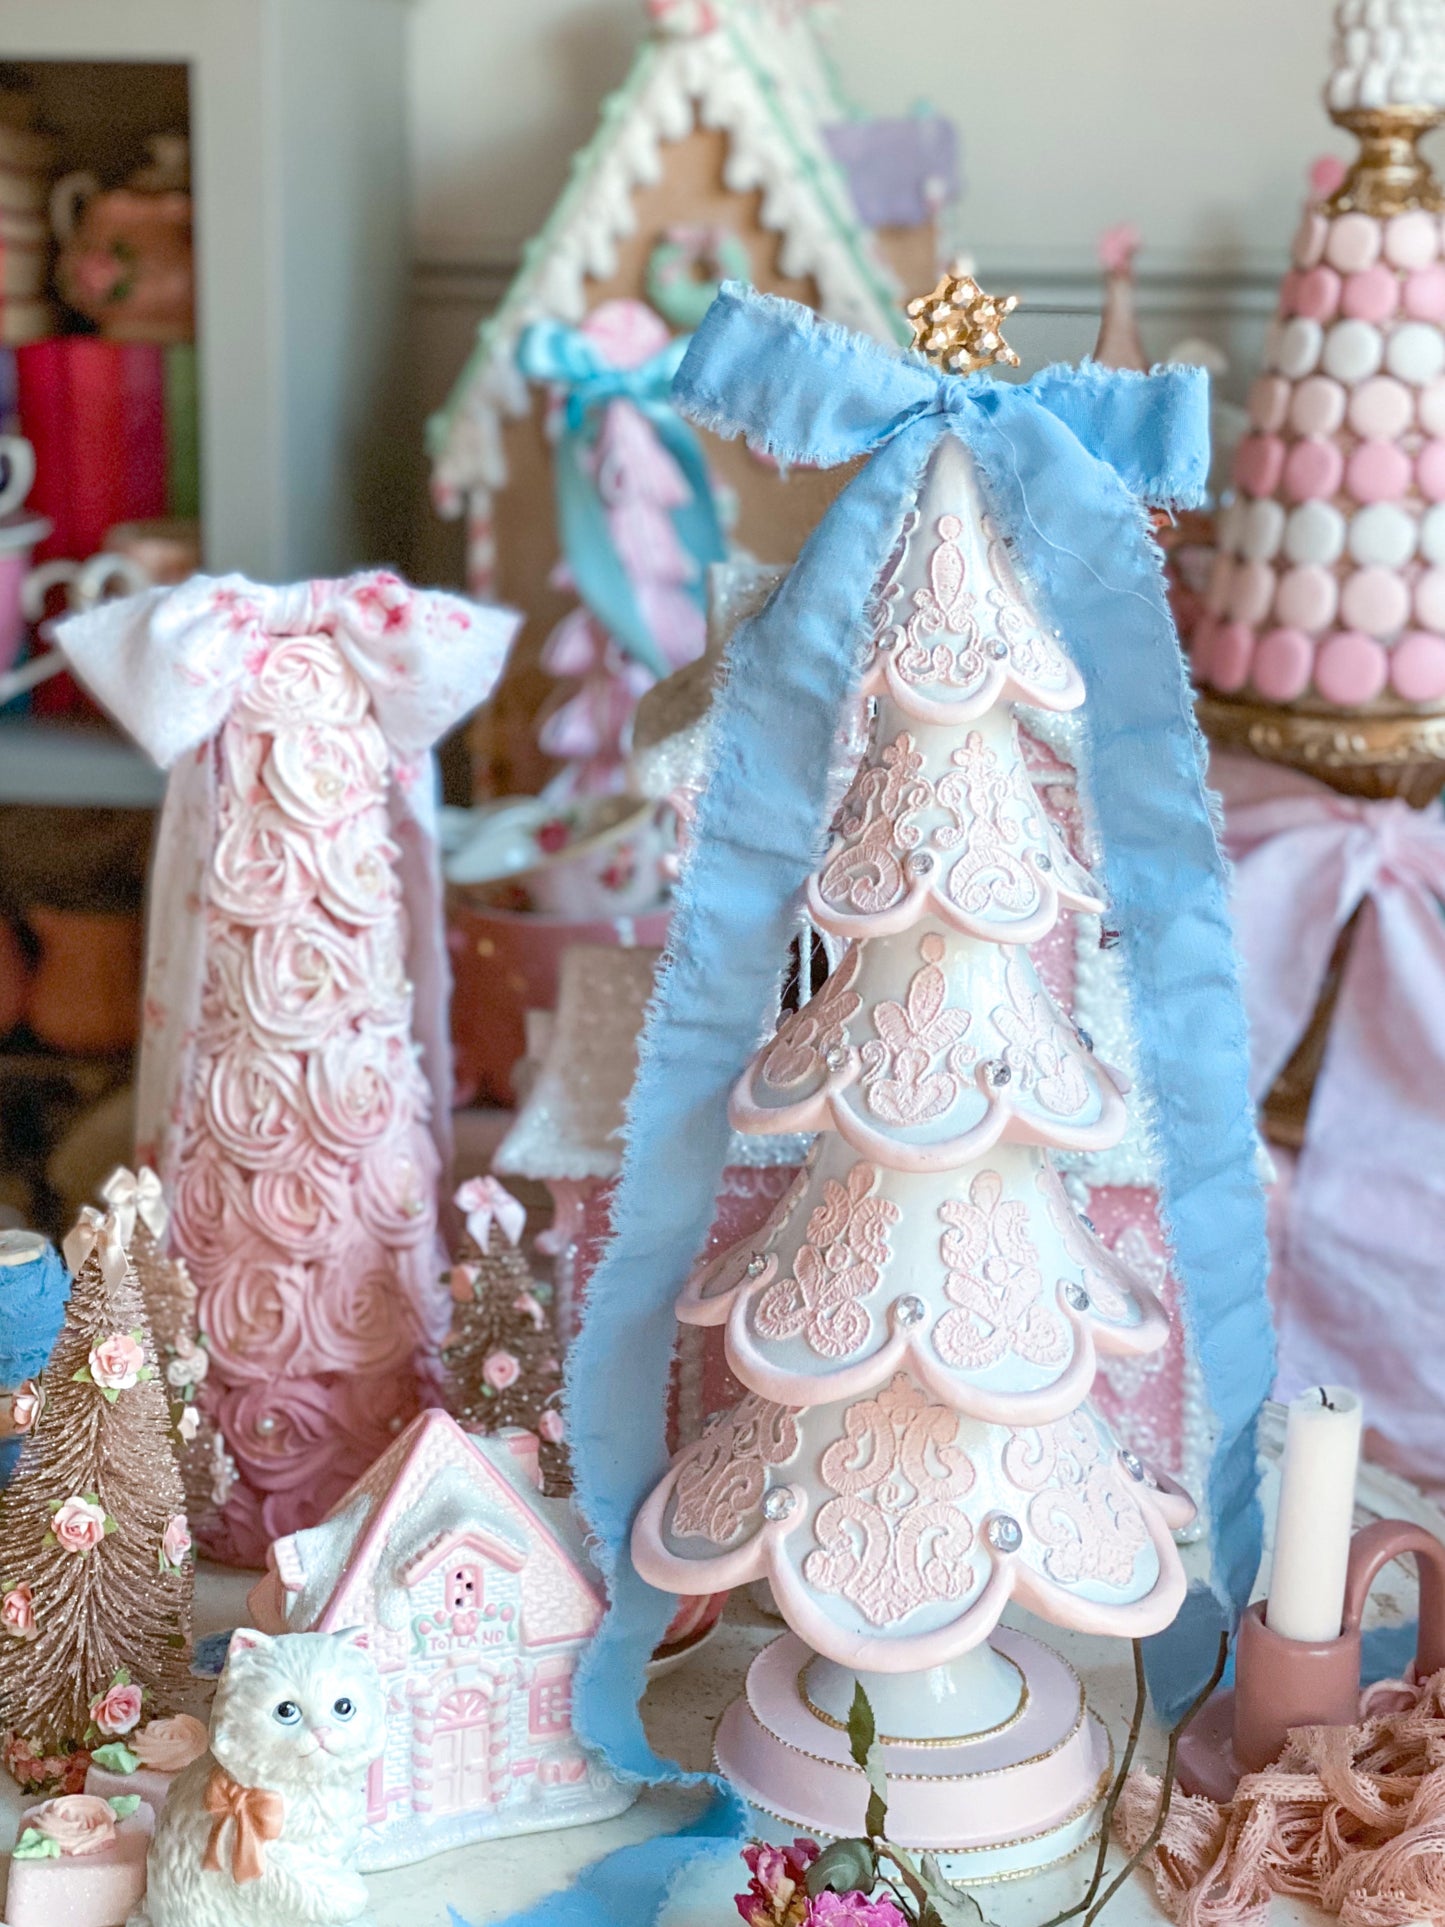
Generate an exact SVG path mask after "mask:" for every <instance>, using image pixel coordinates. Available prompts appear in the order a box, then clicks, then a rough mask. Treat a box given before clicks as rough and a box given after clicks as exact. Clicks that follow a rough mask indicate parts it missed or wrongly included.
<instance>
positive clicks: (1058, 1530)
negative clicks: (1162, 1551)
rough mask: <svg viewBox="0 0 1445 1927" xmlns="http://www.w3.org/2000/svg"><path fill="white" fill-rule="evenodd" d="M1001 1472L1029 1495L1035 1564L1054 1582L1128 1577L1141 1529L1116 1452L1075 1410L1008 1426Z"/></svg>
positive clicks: (1121, 1582) (1124, 1582)
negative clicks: (1046, 1421)
mask: <svg viewBox="0 0 1445 1927" xmlns="http://www.w3.org/2000/svg"><path fill="white" fill-rule="evenodd" d="M1003 1470H1004V1476H1005V1477H1006V1478H1008V1479H1011V1480H1012V1481H1013V1483H1014V1484H1015V1485H1016V1486H1017V1487H1018V1488H1019V1490H1020V1491H1021V1492H1031V1493H1033V1495H1034V1496H1033V1498H1031V1499H1030V1500H1029V1506H1028V1517H1029V1529H1030V1530H1031V1532H1032V1533H1033V1536H1034V1538H1035V1539H1036V1540H1037V1541H1038V1543H1039V1545H1040V1546H1042V1547H1043V1548H1044V1554H1043V1565H1044V1570H1045V1572H1047V1573H1048V1575H1049V1577H1050V1578H1051V1579H1052V1580H1054V1581H1055V1582H1056V1583H1057V1584H1058V1585H1061V1586H1075V1585H1080V1584H1082V1583H1084V1582H1086V1581H1089V1580H1097V1581H1099V1582H1100V1583H1101V1584H1102V1585H1105V1586H1116V1587H1118V1588H1120V1590H1122V1589H1123V1588H1124V1587H1126V1586H1128V1585H1130V1584H1131V1582H1132V1581H1133V1577H1134V1567H1135V1565H1136V1563H1137V1562H1138V1557H1139V1554H1140V1552H1141V1551H1142V1550H1143V1548H1144V1546H1145V1545H1146V1544H1147V1543H1148V1539H1149V1534H1148V1530H1147V1528H1146V1527H1145V1524H1144V1517H1143V1514H1142V1513H1141V1511H1140V1510H1139V1500H1138V1497H1137V1495H1136V1493H1135V1492H1134V1490H1133V1489H1132V1486H1131V1483H1130V1481H1129V1479H1128V1477H1127V1476H1126V1474H1125V1472H1124V1470H1123V1467H1122V1466H1121V1465H1120V1463H1119V1456H1118V1454H1117V1453H1116V1452H1110V1451H1109V1450H1108V1449H1107V1447H1106V1446H1105V1443H1104V1440H1103V1439H1102V1438H1101V1437H1100V1435H1099V1431H1098V1428H1097V1427H1096V1426H1095V1425H1094V1424H1093V1422H1092V1421H1091V1420H1090V1419H1089V1418H1088V1417H1086V1416H1085V1415H1084V1414H1083V1413H1081V1412H1070V1414H1069V1416H1068V1417H1067V1418H1063V1419H1060V1420H1059V1421H1058V1422H1057V1423H1056V1424H1054V1425H1043V1426H1039V1427H1038V1428H1037V1429H1036V1430H1031V1431H1027V1432H1015V1433H1014V1434H1013V1436H1012V1437H1011V1438H1010V1440H1009V1442H1008V1444H1007V1445H1006V1446H1005V1447H1004V1451H1003Z"/></svg>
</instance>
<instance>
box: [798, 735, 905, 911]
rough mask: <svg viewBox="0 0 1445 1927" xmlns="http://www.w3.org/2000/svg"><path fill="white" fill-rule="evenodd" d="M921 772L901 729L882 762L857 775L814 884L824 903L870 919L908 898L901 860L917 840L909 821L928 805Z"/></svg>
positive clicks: (883, 756) (873, 764)
mask: <svg viewBox="0 0 1445 1927" xmlns="http://www.w3.org/2000/svg"><path fill="white" fill-rule="evenodd" d="M922 771H923V756H922V753H921V752H920V750H919V749H918V747H917V745H916V743H915V741H914V738H913V736H912V734H911V733H910V732H909V731H908V730H906V729H905V730H902V731H900V733H899V734H898V735H897V736H896V737H895V738H894V739H893V741H892V742H891V743H889V744H888V745H887V746H886V747H885V748H884V750H883V752H882V759H881V762H879V763H872V764H869V765H868V766H867V767H866V768H865V769H863V770H860V772H859V774H858V776H857V779H856V780H855V782H854V784H853V787H852V789H851V790H850V791H849V792H848V795H847V797H846V799H845V800H844V803H843V807H842V810H841V812H840V813H839V821H838V835H839V837H840V839H841V842H840V846H839V848H838V849H837V850H836V851H835V852H834V854H833V856H832V857H831V858H830V859H829V861H828V864H827V867H826V868H825V869H824V871H823V874H822V875H821V876H820V877H819V879H818V889H819V892H820V894H821V895H822V898H823V901H824V902H825V903H827V904H830V905H832V906H833V907H834V908H836V909H840V910H854V911H859V912H861V913H862V914H863V915H864V916H875V915H877V914H878V912H880V911H883V910H891V909H892V908H893V906H894V905H895V904H896V903H901V902H902V900H903V898H904V897H905V896H906V895H907V894H908V878H907V876H906V875H905V874H904V869H903V856H904V855H905V854H906V852H908V851H909V850H912V849H914V848H915V847H916V846H917V844H918V843H919V841H920V839H921V832H920V830H919V828H918V825H917V824H916V823H915V822H913V821H912V818H913V817H914V816H916V815H917V813H918V812H919V811H920V810H926V809H927V808H928V807H929V805H930V804H931V803H932V801H933V785H932V783H931V782H930V781H929V780H928V778H927V777H926V776H925V775H923V773H922Z"/></svg>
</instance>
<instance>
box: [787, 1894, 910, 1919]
mask: <svg viewBox="0 0 1445 1927" xmlns="http://www.w3.org/2000/svg"><path fill="white" fill-rule="evenodd" d="M803 1922H804V1927H908V1922H907V1921H906V1920H905V1918H904V1917H903V1915H902V1914H901V1913H900V1912H899V1911H898V1909H897V1908H896V1907H895V1906H894V1904H893V1902H892V1901H891V1900H870V1899H869V1898H868V1896H867V1894H835V1893H821V1894H818V1895H817V1896H816V1897H815V1898H814V1899H812V1900H810V1901H809V1902H808V1911H807V1913H806V1914H805V1915H804V1916H803Z"/></svg>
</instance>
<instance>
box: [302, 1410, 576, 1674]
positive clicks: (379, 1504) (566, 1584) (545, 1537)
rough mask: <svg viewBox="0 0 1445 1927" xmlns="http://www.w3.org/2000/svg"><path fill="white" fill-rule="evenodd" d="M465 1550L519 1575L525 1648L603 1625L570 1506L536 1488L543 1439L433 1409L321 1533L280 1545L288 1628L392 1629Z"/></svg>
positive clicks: (563, 1639) (343, 1502)
mask: <svg viewBox="0 0 1445 1927" xmlns="http://www.w3.org/2000/svg"><path fill="white" fill-rule="evenodd" d="M461 1544H465V1545H467V1546H469V1547H471V1548H473V1549H474V1550H476V1551H477V1552H479V1553H480V1554H481V1555H482V1556H484V1557H487V1558H495V1559H497V1560H498V1561H499V1562H500V1563H501V1564H502V1565H504V1566H506V1567H507V1568H508V1569H509V1570H511V1571H514V1572H516V1571H520V1572H521V1575H522V1581H521V1584H522V1608H521V1618H522V1634H523V1638H524V1639H525V1640H526V1641H527V1643H528V1644H529V1645H531V1646H542V1645H552V1644H557V1643H562V1642H573V1641H576V1640H579V1639H585V1638H587V1637H588V1636H589V1635H590V1634H591V1633H592V1631H593V1630H594V1629H595V1627H596V1625H597V1622H598V1620H599V1619H600V1617H601V1614H602V1594H601V1587H600V1582H597V1581H596V1580H594V1578H593V1576H592V1574H591V1571H590V1568H589V1566H588V1563H587V1555H586V1552H585V1550H584V1548H583V1544H582V1535H581V1531H580V1529H579V1527H578V1525H577V1521H576V1518H575V1516H574V1514H573V1513H572V1511H571V1508H570V1507H569V1506H568V1505H567V1504H566V1502H565V1501H562V1500H556V1499H547V1498H544V1497H543V1495H542V1493H541V1491H540V1489H539V1488H538V1486H537V1483H536V1440H535V1439H533V1438H531V1437H526V1438H522V1437H518V1436H514V1435H509V1434H505V1433H504V1434H502V1435H500V1436H499V1437H497V1438H485V1439H484V1438H478V1437H474V1436H473V1435H472V1434H471V1433H468V1432H464V1431H463V1430H462V1429H461V1427H460V1426H459V1425H458V1424H457V1423H456V1421H455V1420H454V1419H452V1418H450V1417H449V1416H448V1415H447V1414H446V1413H445V1412H442V1411H437V1410H432V1411H427V1412H423V1413H421V1414H420V1416H419V1417H417V1418H415V1419H413V1420H412V1422H411V1424H410V1425H409V1426H408V1427H407V1428H406V1430H405V1431H404V1432H403V1433H402V1434H401V1435H400V1436H399V1437H398V1438H397V1440H396V1441H395V1443H394V1444H393V1445H391V1446H390V1447H388V1449H387V1450H386V1451H385V1452H383V1453H382V1455H381V1457H380V1458H379V1459H378V1460H377V1461H376V1463H375V1464H374V1465H373V1466H372V1467H371V1469H370V1470H369V1471H368V1472H366V1473H364V1474H363V1476H362V1477H361V1478H360V1479H358V1480H357V1482H356V1484H355V1485H354V1486H352V1488H351V1490H350V1491H349V1492H348V1493H347V1494H346V1496H345V1497H344V1498H343V1499H342V1500H341V1501H340V1502H339V1503H338V1504H337V1505H336V1506H335V1508H334V1509H333V1510H332V1512H331V1513H330V1514H329V1515H328V1516H327V1518H326V1519H324V1520H323V1521H322V1523H321V1524H320V1525H319V1526H312V1527H310V1528H309V1529H307V1530H305V1531H302V1532H295V1533H292V1534H291V1535H290V1536H289V1537H288V1538H285V1539H278V1540H277V1541H276V1543H275V1544H274V1545H273V1546H272V1548H271V1555H270V1564H271V1567H272V1570H273V1571H274V1573H275V1574H276V1578H277V1580H278V1581H279V1583H280V1585H281V1587H282V1589H283V1590H284V1592H285V1594H286V1596H287V1597H286V1623H287V1626H288V1628H289V1629H290V1630H292V1631H297V1632H299V1631H319V1632H329V1631H334V1630H336V1629H338V1628H341V1627H345V1626H356V1625H369V1624H373V1623H376V1622H380V1623H381V1624H383V1625H390V1624H392V1622H393V1620H395V1619H396V1616H397V1613H398V1611H400V1612H402V1614H403V1616H404V1612H405V1595H406V1591H407V1589H408V1588H409V1587H410V1586H411V1585H412V1584H414V1583H415V1581H416V1580H417V1578H418V1577H420V1576H421V1575H423V1574H425V1573H426V1572H428V1571H430V1570H431V1568H432V1567H433V1566H434V1565H435V1564H436V1562H437V1560H438V1559H439V1558H440V1557H442V1556H443V1554H444V1553H446V1552H449V1551H451V1550H452V1549H454V1548H455V1547H456V1546H458V1545H461ZM403 1623H404V1617H403Z"/></svg>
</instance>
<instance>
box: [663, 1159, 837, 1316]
mask: <svg viewBox="0 0 1445 1927" xmlns="http://www.w3.org/2000/svg"><path fill="white" fill-rule="evenodd" d="M809 1175H810V1174H809V1172H808V1170H807V1168H806V1167H805V1168H804V1169H803V1170H801V1171H795V1172H794V1173H793V1175H792V1179H791V1182H790V1183H789V1185H788V1188H787V1190H786V1191H785V1192H784V1193H783V1195H782V1197H781V1198H779V1199H778V1202H777V1203H776V1204H775V1205H774V1206H773V1208H772V1210H771V1211H770V1212H769V1213H768V1215H767V1217H766V1219H765V1220H764V1221H763V1223H762V1224H760V1225H759V1226H758V1228H757V1230H756V1231H753V1232H750V1233H749V1234H748V1236H747V1237H746V1238H744V1239H743V1240H742V1242H741V1243H740V1244H735V1245H727V1246H725V1247H724V1249H723V1250H721V1251H719V1252H718V1253H717V1254H716V1256H714V1257H712V1258H709V1259H708V1260H707V1262H706V1264H704V1265H701V1266H700V1267H699V1268H698V1271H697V1273H696V1275H695V1277H694V1281H693V1287H692V1289H693V1294H694V1296H696V1297H697V1298H700V1299H708V1298H726V1297H727V1295H728V1293H729V1292H731V1291H736V1290H737V1288H738V1286H739V1285H740V1284H742V1283H743V1281H744V1280H745V1279H746V1277H747V1275H748V1266H749V1265H750V1264H751V1263H752V1260H753V1254H754V1253H755V1252H758V1251H770V1250H771V1249H772V1246H773V1244H774V1243H775V1242H776V1240H777V1238H778V1234H779V1233H780V1232H781V1231H782V1229H783V1227H784V1225H786V1224H787V1222H788V1219H789V1218H791V1217H792V1215H793V1209H794V1207H795V1205H796V1204H797V1202H798V1200H799V1198H800V1197H802V1195H803V1193H804V1191H806V1190H807V1188H808V1179H809ZM719 1195H720V1196H726V1195H728V1193H727V1181H726V1178H725V1179H724V1186H723V1190H722V1191H721V1192H720V1193H719Z"/></svg>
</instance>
